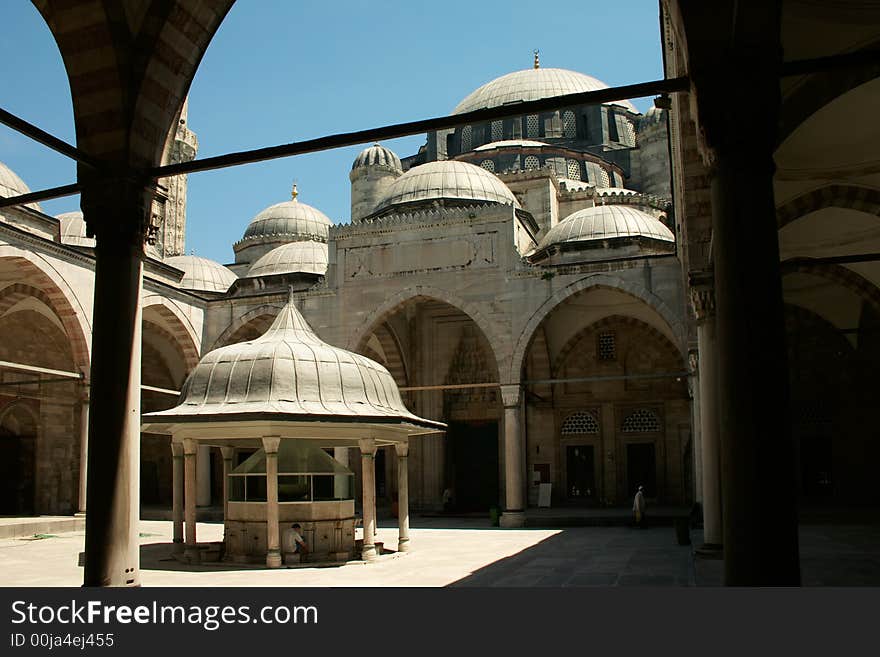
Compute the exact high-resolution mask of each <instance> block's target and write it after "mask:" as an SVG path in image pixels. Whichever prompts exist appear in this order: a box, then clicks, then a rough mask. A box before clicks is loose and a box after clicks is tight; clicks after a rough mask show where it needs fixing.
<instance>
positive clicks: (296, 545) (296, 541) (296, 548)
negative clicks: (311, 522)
mask: <svg viewBox="0 0 880 657" xmlns="http://www.w3.org/2000/svg"><path fill="white" fill-rule="evenodd" d="M291 529H292V530H293V552H294V554H308V553H309V548H308V546H307V545H306V541H305V539H304V538H303V537H302V534H300V529H302V528H301V527H300V524H299V523H298V522H295V523H293V525H291Z"/></svg>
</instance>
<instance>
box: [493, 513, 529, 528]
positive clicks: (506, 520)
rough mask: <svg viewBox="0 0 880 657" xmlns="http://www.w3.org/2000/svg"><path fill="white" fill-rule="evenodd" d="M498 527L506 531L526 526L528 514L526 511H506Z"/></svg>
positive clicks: (499, 520)
mask: <svg viewBox="0 0 880 657" xmlns="http://www.w3.org/2000/svg"><path fill="white" fill-rule="evenodd" d="M498 526H499V527H504V528H506V529H511V528H515V527H525V526H526V514H525V512H524V511H505V512H504V513H502V514H501V517H500V518H499V519H498Z"/></svg>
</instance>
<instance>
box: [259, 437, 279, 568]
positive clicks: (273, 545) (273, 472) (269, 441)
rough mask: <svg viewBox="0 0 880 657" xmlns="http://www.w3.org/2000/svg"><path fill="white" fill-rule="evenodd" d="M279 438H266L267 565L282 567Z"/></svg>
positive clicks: (264, 443) (264, 447) (264, 442)
mask: <svg viewBox="0 0 880 657" xmlns="http://www.w3.org/2000/svg"><path fill="white" fill-rule="evenodd" d="M280 443H281V438H279V437H278V436H264V437H263V450H264V451H265V452H266V565H267V566H268V567H269V568H280V567H281V530H280V528H279V527H278V445H279V444H280Z"/></svg>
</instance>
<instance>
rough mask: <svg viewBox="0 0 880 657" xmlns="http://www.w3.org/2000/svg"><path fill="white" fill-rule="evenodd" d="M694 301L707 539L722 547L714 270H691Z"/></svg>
mask: <svg viewBox="0 0 880 657" xmlns="http://www.w3.org/2000/svg"><path fill="white" fill-rule="evenodd" d="M690 290H691V304H692V305H693V308H694V314H695V315H696V318H697V342H698V345H699V358H698V359H697V360H698V363H697V365H698V367H699V374H700V376H699V386H700V440H701V442H702V445H701V454H702V461H703V467H702V481H701V482H700V484H701V486H702V491H703V541H704V543H705V545H704V546H703V547H704V548H705V549H712V550H719V549H721V544H722V525H721V517H722V516H721V440H720V433H719V426H718V370H717V363H716V352H717V344H716V341H715V292H714V289H713V284H712V274H711V273H710V272H705V273H701V274H691V277H690Z"/></svg>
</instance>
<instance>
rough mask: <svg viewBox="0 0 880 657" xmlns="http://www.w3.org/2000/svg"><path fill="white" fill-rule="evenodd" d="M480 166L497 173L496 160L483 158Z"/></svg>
mask: <svg viewBox="0 0 880 657" xmlns="http://www.w3.org/2000/svg"><path fill="white" fill-rule="evenodd" d="M480 166H481V167H483V168H484V169H485V170H486V171H491V172H492V173H495V162H493V161H492V160H483V161H482V162H480Z"/></svg>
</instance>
